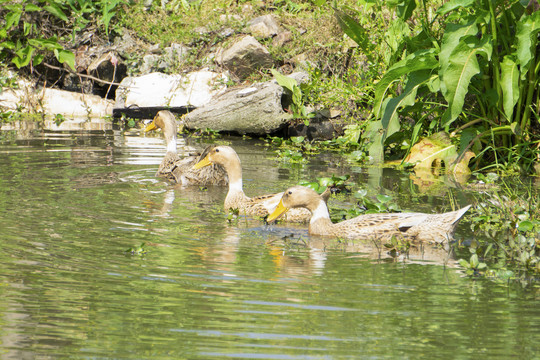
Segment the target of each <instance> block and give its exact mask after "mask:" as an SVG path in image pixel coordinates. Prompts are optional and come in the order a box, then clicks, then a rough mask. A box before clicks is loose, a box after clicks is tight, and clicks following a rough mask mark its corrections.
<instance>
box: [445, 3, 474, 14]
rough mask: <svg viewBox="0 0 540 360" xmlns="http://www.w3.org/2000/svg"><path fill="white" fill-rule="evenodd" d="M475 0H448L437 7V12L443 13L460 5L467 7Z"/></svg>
mask: <svg viewBox="0 0 540 360" xmlns="http://www.w3.org/2000/svg"><path fill="white" fill-rule="evenodd" d="M474 2H475V0H450V1H448V2H446V3H445V4H444V5H443V6H441V7H440V8H438V9H437V14H439V15H445V14H448V13H449V12H450V11H453V10H455V9H458V8H460V7H468V6H471V5H472V4H474Z"/></svg>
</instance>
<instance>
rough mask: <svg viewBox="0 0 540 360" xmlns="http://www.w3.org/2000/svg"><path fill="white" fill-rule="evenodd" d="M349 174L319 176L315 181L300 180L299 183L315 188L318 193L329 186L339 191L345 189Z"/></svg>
mask: <svg viewBox="0 0 540 360" xmlns="http://www.w3.org/2000/svg"><path fill="white" fill-rule="evenodd" d="M350 177H351V176H350V175H343V176H337V175H332V176H331V177H321V178H317V181H300V183H299V185H302V186H306V187H308V188H310V189H313V190H315V191H316V192H318V193H319V194H320V193H322V192H323V191H324V190H326V188H328V187H330V188H333V189H336V190H339V191H343V190H345V188H346V186H347V183H346V182H347V180H349V178H350Z"/></svg>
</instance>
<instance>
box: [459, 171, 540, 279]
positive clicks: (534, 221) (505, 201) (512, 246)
mask: <svg viewBox="0 0 540 360" xmlns="http://www.w3.org/2000/svg"><path fill="white" fill-rule="evenodd" d="M491 178H492V177H491ZM509 183H510V181H509V180H506V181H502V182H501V185H497V184H496V183H492V184H491V185H492V186H491V188H488V190H486V191H483V192H481V193H479V194H478V195H476V197H477V199H476V202H477V205H476V208H475V209H471V215H470V223H471V229H472V230H473V231H474V233H475V235H476V236H475V238H474V240H473V241H472V242H471V243H470V244H468V246H467V248H468V249H469V252H470V254H471V259H470V260H468V259H464V260H465V261H469V262H470V264H473V263H474V264H476V263H478V264H479V263H485V264H487V265H486V266H485V267H484V266H482V268H478V267H474V266H472V268H474V269H475V270H477V271H478V270H484V271H483V274H484V275H486V276H491V277H498V276H499V275H500V276H503V277H504V278H507V277H508V276H509V275H508V274H509V272H513V273H515V274H516V276H517V275H519V274H521V276H522V277H527V276H528V274H531V273H532V274H538V273H540V200H539V197H538V191H537V190H535V189H534V188H533V186H532V185H530V184H529V185H524V184H523V182H522V181H521V180H520V179H512V180H511V183H512V186H509V185H508V184H509ZM473 257H474V258H476V257H477V258H478V259H479V260H478V262H477V261H476V260H474V258H473ZM462 263H463V261H462ZM463 264H464V263H463ZM463 264H462V265H463Z"/></svg>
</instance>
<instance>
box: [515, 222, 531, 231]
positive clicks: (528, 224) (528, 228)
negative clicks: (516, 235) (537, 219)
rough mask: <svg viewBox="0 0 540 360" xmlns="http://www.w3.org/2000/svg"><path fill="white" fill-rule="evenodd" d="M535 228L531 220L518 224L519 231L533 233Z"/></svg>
mask: <svg viewBox="0 0 540 360" xmlns="http://www.w3.org/2000/svg"><path fill="white" fill-rule="evenodd" d="M533 228H534V224H533V223H532V222H530V221H529V220H525V221H521V222H520V223H519V224H518V230H519V231H531V230H532V229H533Z"/></svg>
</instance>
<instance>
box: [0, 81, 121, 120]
mask: <svg viewBox="0 0 540 360" xmlns="http://www.w3.org/2000/svg"><path fill="white" fill-rule="evenodd" d="M18 85H19V86H18V89H7V88H6V89H3V90H2V92H1V93H0V109H2V111H8V110H13V111H17V110H18V109H22V111H23V112H29V113H40V112H41V113H44V114H45V115H50V116H56V115H61V116H63V117H66V118H69V119H91V118H99V117H104V116H110V115H111V114H112V108H113V102H112V101H110V100H106V99H103V98H101V97H99V96H96V95H88V94H81V93H74V92H69V91H64V90H58V89H49V88H42V89H36V88H35V87H34V84H33V83H31V82H29V81H24V80H20V81H19V84H18Z"/></svg>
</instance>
